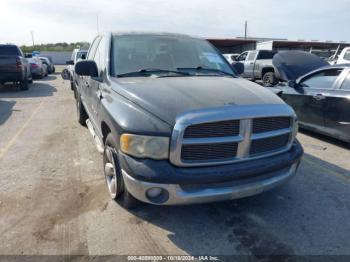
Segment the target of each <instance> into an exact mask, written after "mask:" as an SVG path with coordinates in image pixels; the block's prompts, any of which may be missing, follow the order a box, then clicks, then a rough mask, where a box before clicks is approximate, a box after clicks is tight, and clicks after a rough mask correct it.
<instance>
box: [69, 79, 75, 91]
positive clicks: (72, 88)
mask: <svg viewBox="0 0 350 262" xmlns="http://www.w3.org/2000/svg"><path fill="white" fill-rule="evenodd" d="M70 89H71V90H72V91H74V90H75V84H74V80H73V78H70Z"/></svg>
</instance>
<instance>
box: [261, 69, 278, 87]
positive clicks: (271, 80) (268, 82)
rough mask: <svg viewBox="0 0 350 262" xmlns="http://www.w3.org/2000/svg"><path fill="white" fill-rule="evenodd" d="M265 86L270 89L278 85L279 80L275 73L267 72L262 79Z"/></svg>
mask: <svg viewBox="0 0 350 262" xmlns="http://www.w3.org/2000/svg"><path fill="white" fill-rule="evenodd" d="M262 82H263V86H265V87H270V86H274V85H276V84H277V78H276V76H275V73H274V72H267V73H265V74H264V75H263V78H262Z"/></svg>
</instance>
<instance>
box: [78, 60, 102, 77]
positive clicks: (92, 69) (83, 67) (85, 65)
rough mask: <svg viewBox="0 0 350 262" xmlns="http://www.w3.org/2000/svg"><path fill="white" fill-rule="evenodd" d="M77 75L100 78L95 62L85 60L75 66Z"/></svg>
mask: <svg viewBox="0 0 350 262" xmlns="http://www.w3.org/2000/svg"><path fill="white" fill-rule="evenodd" d="M75 73H77V74H78V75H80V76H90V77H98V70H97V65H96V63H95V61H92V60H83V61H79V62H78V63H76V65H75Z"/></svg>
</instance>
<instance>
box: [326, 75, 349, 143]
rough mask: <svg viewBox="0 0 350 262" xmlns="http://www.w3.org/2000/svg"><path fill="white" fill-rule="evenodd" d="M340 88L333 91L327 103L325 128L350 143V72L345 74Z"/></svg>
mask: <svg viewBox="0 0 350 262" xmlns="http://www.w3.org/2000/svg"><path fill="white" fill-rule="evenodd" d="M344 73H345V75H344V78H343V80H342V81H340V83H339V88H336V89H334V90H332V91H331V92H330V94H329V96H327V98H326V101H325V128H326V131H327V132H328V133H330V134H333V135H334V136H335V137H338V138H340V139H343V140H346V141H349V142H350V100H349V97H350V72H349V71H348V70H347V71H346V72H344Z"/></svg>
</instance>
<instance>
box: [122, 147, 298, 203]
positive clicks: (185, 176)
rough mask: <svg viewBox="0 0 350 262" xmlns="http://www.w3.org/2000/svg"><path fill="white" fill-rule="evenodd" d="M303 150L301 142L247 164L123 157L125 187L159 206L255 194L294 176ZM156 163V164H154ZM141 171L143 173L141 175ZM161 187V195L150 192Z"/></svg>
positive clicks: (144, 199)
mask: <svg viewBox="0 0 350 262" xmlns="http://www.w3.org/2000/svg"><path fill="white" fill-rule="evenodd" d="M302 154H303V150H302V147H301V145H300V144H299V143H298V142H295V143H294V144H293V146H292V148H291V149H290V150H289V151H288V152H285V153H282V154H280V155H276V156H273V157H267V158H262V159H259V160H254V161H246V162H244V163H236V164H230V165H222V166H212V167H205V168H202V167H201V168H199V167H198V168H178V167H174V166H172V165H171V164H166V163H164V162H166V161H156V163H158V164H155V163H154V161H152V160H136V159H134V158H130V157H128V156H126V155H123V154H122V155H121V156H120V159H119V160H120V163H121V168H122V175H123V180H124V183H125V186H126V189H127V190H128V191H129V192H130V193H131V194H132V195H133V196H134V197H135V198H137V199H138V200H140V201H143V202H146V203H151V204H158V205H177V204H194V203H207V202H214V201H223V200H230V199H238V198H243V197H247V196H252V195H256V194H259V193H262V192H264V191H266V190H269V189H272V188H274V187H276V186H279V185H281V184H283V183H285V182H286V181H288V180H289V179H290V178H292V177H293V176H294V175H295V174H296V172H297V169H298V166H299V163H300V159H301V156H302ZM153 164H154V165H153ZM141 172H142V174H141ZM152 188H160V189H161V192H162V193H161V194H160V195H159V196H157V197H150V196H149V195H148V194H147V192H148V191H149V190H150V189H152Z"/></svg>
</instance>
